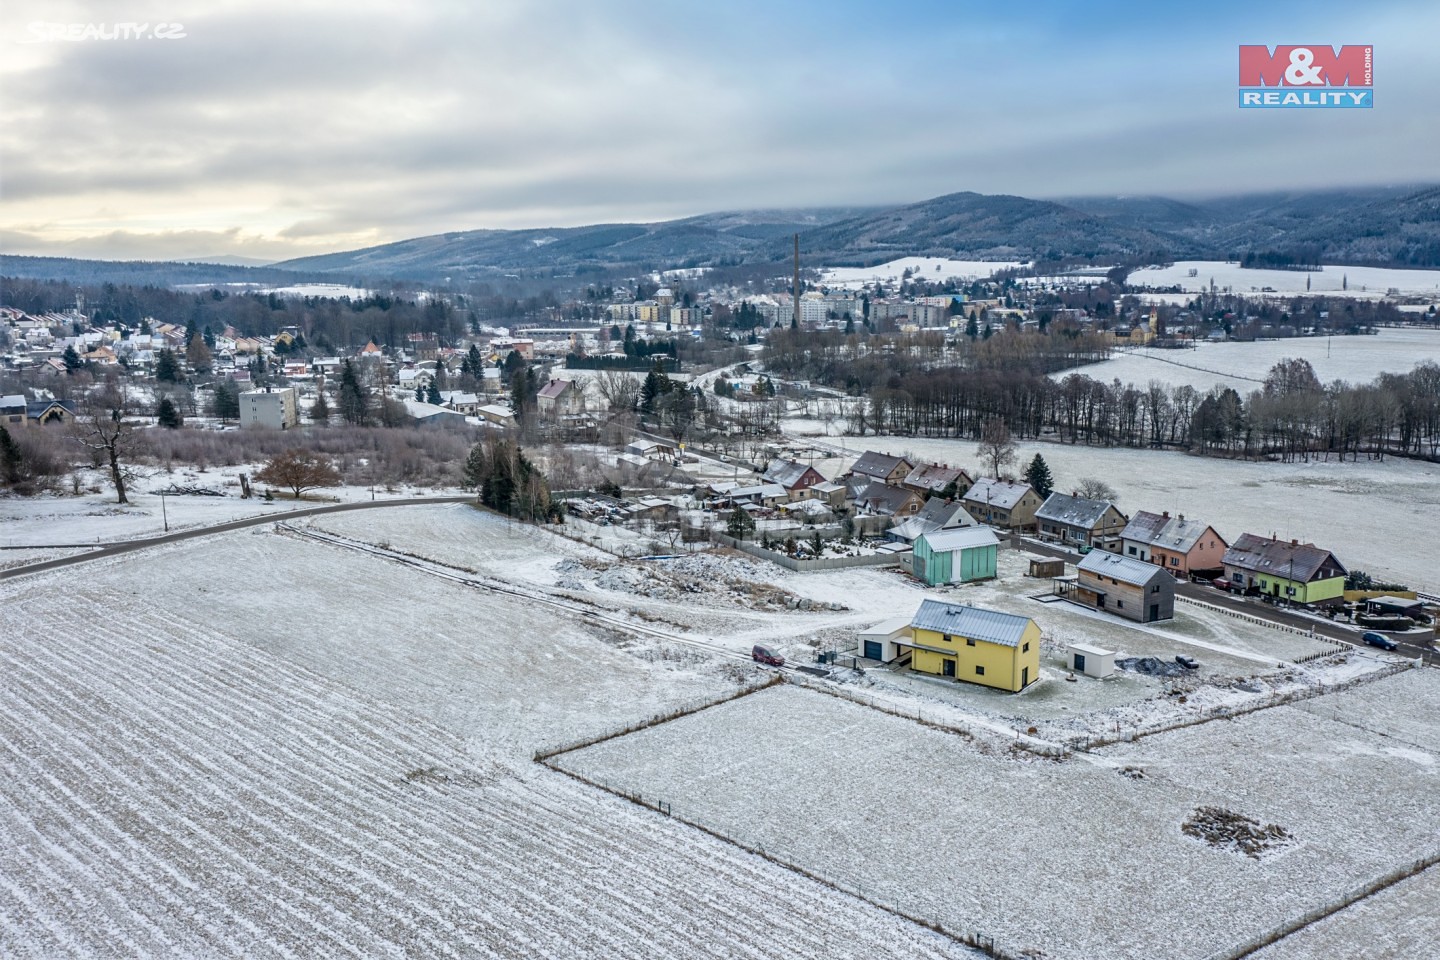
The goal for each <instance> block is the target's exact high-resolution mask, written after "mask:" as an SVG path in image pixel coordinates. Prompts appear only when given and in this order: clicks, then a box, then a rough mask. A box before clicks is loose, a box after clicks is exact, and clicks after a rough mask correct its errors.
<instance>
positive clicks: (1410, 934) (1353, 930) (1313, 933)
mask: <svg viewBox="0 0 1440 960" xmlns="http://www.w3.org/2000/svg"><path fill="white" fill-rule="evenodd" d="M1437 943H1440V866H1437V867H1431V868H1430V869H1429V870H1426V871H1425V872H1424V873H1421V874H1419V875H1418V876H1414V877H1410V878H1409V879H1406V880H1402V881H1400V882H1399V883H1397V884H1395V886H1393V887H1390V888H1388V889H1386V890H1382V891H1380V892H1379V893H1377V894H1374V895H1373V896H1370V897H1367V898H1366V899H1364V900H1361V901H1360V902H1359V903H1356V904H1354V905H1352V906H1349V907H1347V908H1345V909H1344V910H1341V911H1340V912H1339V913H1335V914H1332V915H1331V916H1329V917H1326V918H1325V919H1324V920H1321V921H1319V922H1317V923H1315V924H1313V925H1311V926H1309V927H1306V928H1305V929H1303V930H1300V931H1298V932H1297V933H1293V934H1291V935H1290V936H1288V937H1286V938H1285V939H1283V940H1281V941H1280V942H1279V943H1276V944H1273V945H1272V946H1269V947H1265V948H1264V949H1263V950H1260V951H1257V952H1256V953H1255V954H1254V955H1253V956H1254V960H1334V958H1335V957H1338V956H1346V957H1365V958H1375V960H1379V958H1388V957H1415V958H1419V957H1429V956H1433V955H1434V953H1435V945H1436V944H1437ZM1337 945H1343V949H1337Z"/></svg>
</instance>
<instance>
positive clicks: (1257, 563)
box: [1221, 533, 1345, 582]
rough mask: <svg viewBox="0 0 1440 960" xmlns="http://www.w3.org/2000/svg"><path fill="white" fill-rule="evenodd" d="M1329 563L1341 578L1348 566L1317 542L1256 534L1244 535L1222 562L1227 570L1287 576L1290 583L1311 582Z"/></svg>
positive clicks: (1227, 551)
mask: <svg viewBox="0 0 1440 960" xmlns="http://www.w3.org/2000/svg"><path fill="white" fill-rule="evenodd" d="M1326 561H1329V562H1330V563H1333V564H1334V565H1335V567H1336V569H1337V570H1338V571H1339V573H1340V575H1341V576H1343V575H1344V574H1345V567H1344V566H1343V565H1341V563H1340V561H1339V559H1337V558H1336V557H1335V555H1334V554H1332V553H1331V552H1330V551H1329V550H1323V549H1321V548H1320V547H1317V546H1315V544H1313V543H1297V542H1295V541H1293V540H1292V541H1288V542H1287V541H1285V540H1278V539H1270V538H1268V537H1257V536H1255V535H1254V534H1253V533H1242V534H1241V535H1240V538H1239V539H1238V540H1236V541H1235V542H1234V543H1233V544H1232V545H1231V546H1230V549H1228V550H1226V551H1225V556H1224V557H1223V558H1222V559H1221V563H1223V564H1224V565H1225V566H1227V567H1239V568H1241V569H1242V570H1252V571H1254V572H1256V573H1270V574H1274V575H1275V576H1277V577H1278V576H1280V575H1282V574H1283V575H1284V576H1285V579H1286V580H1294V581H1306V582H1308V581H1310V580H1312V579H1314V578H1315V574H1317V573H1318V572H1319V571H1320V568H1321V567H1323V566H1325V564H1326Z"/></svg>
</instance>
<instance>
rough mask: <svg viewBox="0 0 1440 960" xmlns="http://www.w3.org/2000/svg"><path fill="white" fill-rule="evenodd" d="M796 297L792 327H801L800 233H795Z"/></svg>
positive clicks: (796, 328) (797, 328) (794, 289)
mask: <svg viewBox="0 0 1440 960" xmlns="http://www.w3.org/2000/svg"><path fill="white" fill-rule="evenodd" d="M791 289H792V290H793V291H794V297H795V316H794V317H792V318H791V319H790V329H791V330H799V329H800V234H798V233H797V234H795V284H794V286H793V287H792V288H791Z"/></svg>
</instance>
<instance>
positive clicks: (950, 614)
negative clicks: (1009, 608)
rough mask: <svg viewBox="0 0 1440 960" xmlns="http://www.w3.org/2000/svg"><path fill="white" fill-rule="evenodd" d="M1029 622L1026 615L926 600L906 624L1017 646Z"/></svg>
mask: <svg viewBox="0 0 1440 960" xmlns="http://www.w3.org/2000/svg"><path fill="white" fill-rule="evenodd" d="M1030 623H1031V621H1030V618H1029V617H1021V616H1016V615H1015V614H1013V613H1001V612H1000V611H998V610H981V609H980V608H979V607H967V606H965V605H964V604H959V603H942V602H941V601H939V600H926V601H925V602H924V603H922V604H920V609H919V610H916V611H915V616H913V617H911V618H910V626H912V627H914V628H916V629H920V630H934V631H935V632H937V633H948V634H951V635H954V636H960V637H968V638H970V639H972V640H986V641H988V642H990V643H999V644H1004V645H1005V646H1007V647H1018V646H1019V645H1020V638H1021V637H1023V636H1024V635H1025V630H1026V628H1028V627H1029V626H1030Z"/></svg>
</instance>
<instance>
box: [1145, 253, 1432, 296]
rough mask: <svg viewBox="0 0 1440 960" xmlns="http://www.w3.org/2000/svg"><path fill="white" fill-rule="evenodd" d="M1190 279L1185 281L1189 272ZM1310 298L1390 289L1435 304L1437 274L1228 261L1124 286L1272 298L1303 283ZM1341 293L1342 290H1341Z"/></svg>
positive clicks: (1159, 273) (1177, 267)
mask: <svg viewBox="0 0 1440 960" xmlns="http://www.w3.org/2000/svg"><path fill="white" fill-rule="evenodd" d="M1191 270H1194V271H1195V276H1193V277H1192V276H1190V271H1191ZM1307 279H1308V280H1309V282H1310V291H1309V292H1310V293H1312V294H1320V293H1324V294H1328V295H1342V296H1351V297H1370V298H1379V297H1382V296H1384V295H1385V292H1386V291H1387V290H1390V289H1392V288H1393V289H1396V290H1398V291H1400V293H1401V294H1402V295H1416V296H1427V295H1428V296H1431V297H1437V298H1440V270H1396V269H1393V268H1390V267H1369V266H1353V265H1352V266H1326V267H1324V268H1323V269H1321V270H1317V271H1314V272H1309V271H1300V270H1247V269H1245V268H1244V267H1242V266H1240V264H1239V263H1236V262H1234V261H1230V262H1226V261H1223V260H1181V261H1178V262H1176V263H1172V264H1170V265H1168V266H1164V267H1142V268H1140V269H1138V270H1134V271H1131V273H1130V277H1129V279H1128V280H1127V282H1128V283H1129V284H1130V285H1132V286H1137V287H1173V286H1176V285H1178V286H1179V287H1180V289H1182V290H1184V291H1186V292H1187V293H1199V292H1201V291H1202V290H1209V289H1210V283H1211V281H1212V280H1213V281H1214V283H1215V287H1216V289H1217V290H1219V291H1221V292H1224V291H1226V290H1227V289H1228V290H1229V291H1230V292H1232V293H1260V292H1261V291H1262V290H1263V289H1264V288H1265V287H1270V288H1271V289H1272V290H1273V291H1275V292H1276V293H1288V294H1303V293H1305V292H1306V290H1305V282H1306V280H1307ZM1342 288H1343V289H1342Z"/></svg>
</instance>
